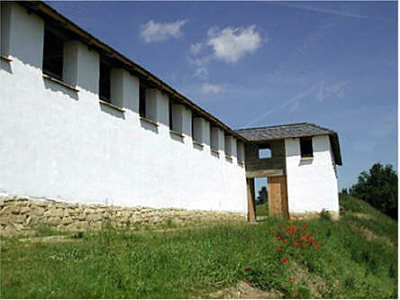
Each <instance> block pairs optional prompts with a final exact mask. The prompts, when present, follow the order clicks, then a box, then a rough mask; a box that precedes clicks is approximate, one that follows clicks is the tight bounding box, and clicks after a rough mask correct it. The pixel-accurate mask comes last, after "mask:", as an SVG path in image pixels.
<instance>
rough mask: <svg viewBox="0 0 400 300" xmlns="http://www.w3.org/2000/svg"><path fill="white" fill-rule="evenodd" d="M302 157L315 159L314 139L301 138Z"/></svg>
mask: <svg viewBox="0 0 400 300" xmlns="http://www.w3.org/2000/svg"><path fill="white" fill-rule="evenodd" d="M300 152H301V157H313V146H312V138H300Z"/></svg>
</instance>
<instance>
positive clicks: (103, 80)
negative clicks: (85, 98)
mask: <svg viewBox="0 0 400 300" xmlns="http://www.w3.org/2000/svg"><path fill="white" fill-rule="evenodd" d="M99 96H100V99H101V100H104V101H106V102H109V103H111V68H110V66H109V65H107V64H105V63H104V62H102V61H101V62H100V80H99Z"/></svg>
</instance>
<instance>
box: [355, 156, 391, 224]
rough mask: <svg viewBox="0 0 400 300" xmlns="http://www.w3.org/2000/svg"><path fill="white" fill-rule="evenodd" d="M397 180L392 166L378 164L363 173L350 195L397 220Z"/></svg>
mask: <svg viewBox="0 0 400 300" xmlns="http://www.w3.org/2000/svg"><path fill="white" fill-rule="evenodd" d="M397 180H398V179H397V174H396V172H395V171H394V170H393V166H392V165H385V166H383V165H381V164H380V163H376V164H374V165H373V166H372V168H371V169H370V170H369V171H368V172H367V171H363V172H361V174H360V176H358V182H357V184H355V185H353V186H352V187H351V188H350V190H349V193H350V195H351V196H354V197H356V198H359V199H362V200H364V201H366V202H368V203H369V204H371V205H372V206H373V207H375V208H376V209H378V210H380V211H381V212H383V213H384V214H386V215H388V216H390V217H392V218H394V219H396V220H397V217H398V215H397V207H398V203H397V193H398V191H397Z"/></svg>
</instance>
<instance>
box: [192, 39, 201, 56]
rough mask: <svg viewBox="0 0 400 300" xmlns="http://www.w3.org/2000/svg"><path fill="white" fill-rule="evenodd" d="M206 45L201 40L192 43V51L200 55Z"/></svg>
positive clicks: (193, 53)
mask: <svg viewBox="0 0 400 300" xmlns="http://www.w3.org/2000/svg"><path fill="white" fill-rule="evenodd" d="M203 47H204V45H203V44H202V43H200V42H198V43H195V44H192V45H190V53H191V54H192V55H194V56H196V55H199V54H200V51H201V50H202V49H203Z"/></svg>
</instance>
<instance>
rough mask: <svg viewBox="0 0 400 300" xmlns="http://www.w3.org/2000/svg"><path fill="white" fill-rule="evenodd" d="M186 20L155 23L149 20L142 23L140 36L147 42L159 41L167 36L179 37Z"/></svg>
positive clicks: (167, 37)
mask: <svg viewBox="0 0 400 300" xmlns="http://www.w3.org/2000/svg"><path fill="white" fill-rule="evenodd" d="M186 22H187V20H178V21H176V22H171V23H156V22H154V21H153V20H150V21H149V22H147V23H146V24H144V25H142V30H141V32H140V36H141V37H142V38H143V39H144V40H145V41H146V42H147V43H150V42H160V41H165V40H167V39H169V38H175V39H177V38H179V37H181V36H182V35H183V32H182V27H183V25H185V24H186Z"/></svg>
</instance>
